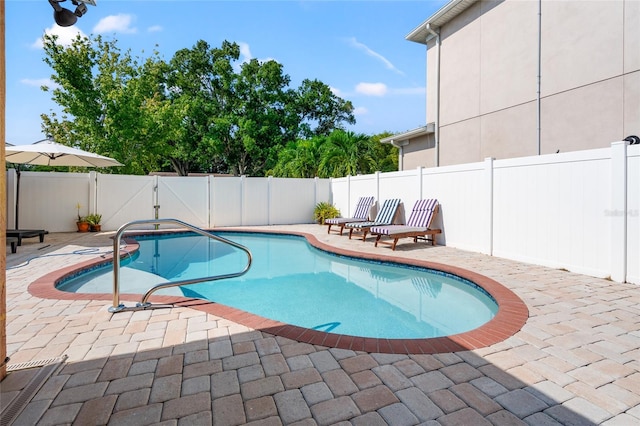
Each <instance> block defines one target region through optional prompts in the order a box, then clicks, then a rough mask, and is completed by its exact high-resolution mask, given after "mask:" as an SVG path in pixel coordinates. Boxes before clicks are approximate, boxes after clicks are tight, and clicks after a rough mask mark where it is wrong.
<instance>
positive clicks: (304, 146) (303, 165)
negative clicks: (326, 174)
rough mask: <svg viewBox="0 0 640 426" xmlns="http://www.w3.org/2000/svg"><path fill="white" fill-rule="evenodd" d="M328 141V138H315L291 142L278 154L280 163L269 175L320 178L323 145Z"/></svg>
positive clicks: (278, 162)
mask: <svg viewBox="0 0 640 426" xmlns="http://www.w3.org/2000/svg"><path fill="white" fill-rule="evenodd" d="M326 139H327V137H326V136H315V137H313V138H311V139H300V140H297V141H296V142H290V143H289V144H287V146H286V147H285V148H284V149H282V150H280V152H279V153H278V161H277V163H276V165H275V167H274V168H273V169H271V170H270V171H269V174H270V175H272V176H277V177H291V178H312V177H319V174H318V167H319V166H320V161H321V160H322V144H323V143H324V142H325V140H326Z"/></svg>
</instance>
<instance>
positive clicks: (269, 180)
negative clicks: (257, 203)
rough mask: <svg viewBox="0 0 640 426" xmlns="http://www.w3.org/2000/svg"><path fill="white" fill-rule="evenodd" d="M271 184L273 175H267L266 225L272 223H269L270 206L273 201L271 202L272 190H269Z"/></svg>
mask: <svg viewBox="0 0 640 426" xmlns="http://www.w3.org/2000/svg"><path fill="white" fill-rule="evenodd" d="M271 185H273V176H268V177H267V225H273V223H271V206H273V203H272V202H271V201H272V200H271V197H273V191H271V189H272V188H271Z"/></svg>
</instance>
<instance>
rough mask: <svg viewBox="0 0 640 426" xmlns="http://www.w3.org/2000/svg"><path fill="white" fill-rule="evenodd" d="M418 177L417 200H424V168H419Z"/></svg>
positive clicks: (417, 170)
mask: <svg viewBox="0 0 640 426" xmlns="http://www.w3.org/2000/svg"><path fill="white" fill-rule="evenodd" d="M416 175H417V176H418V198H416V200H422V199H424V194H423V193H422V166H418V168H417V169H416Z"/></svg>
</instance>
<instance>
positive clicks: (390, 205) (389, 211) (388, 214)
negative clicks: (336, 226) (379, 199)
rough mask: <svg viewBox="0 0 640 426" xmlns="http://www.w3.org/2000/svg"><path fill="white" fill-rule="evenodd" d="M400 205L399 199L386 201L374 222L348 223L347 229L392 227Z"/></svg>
mask: <svg viewBox="0 0 640 426" xmlns="http://www.w3.org/2000/svg"><path fill="white" fill-rule="evenodd" d="M399 205H400V199H399V198H394V199H390V200H386V201H385V202H384V204H382V208H381V209H380V211H379V212H378V214H377V215H376V218H375V219H374V220H373V221H367V222H357V223H348V224H347V228H369V227H371V226H376V225H391V223H393V218H394V217H395V215H396V211H397V210H398V206H399Z"/></svg>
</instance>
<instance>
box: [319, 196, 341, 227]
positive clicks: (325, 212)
mask: <svg viewBox="0 0 640 426" xmlns="http://www.w3.org/2000/svg"><path fill="white" fill-rule="evenodd" d="M334 217H340V210H338V209H337V208H336V206H334V205H333V204H331V203H328V202H326V201H321V202H319V203H318V204H316V206H315V208H314V209H313V219H314V220H315V221H316V222H318V223H319V224H320V225H324V221H325V219H331V218H334Z"/></svg>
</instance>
